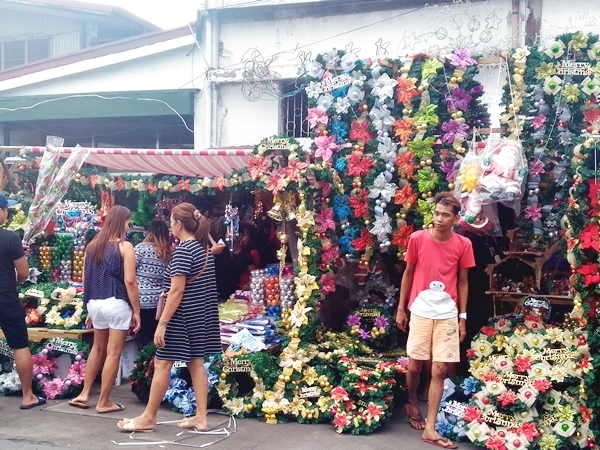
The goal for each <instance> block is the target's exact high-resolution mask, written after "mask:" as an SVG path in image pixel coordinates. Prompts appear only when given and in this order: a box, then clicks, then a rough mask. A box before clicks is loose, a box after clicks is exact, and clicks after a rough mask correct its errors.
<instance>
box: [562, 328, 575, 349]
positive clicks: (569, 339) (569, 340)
mask: <svg viewBox="0 0 600 450" xmlns="http://www.w3.org/2000/svg"><path fill="white" fill-rule="evenodd" d="M578 342H579V339H578V338H577V335H576V334H575V333H574V332H573V331H565V334H564V335H563V344H564V345H565V347H567V348H573V347H577V343H578Z"/></svg>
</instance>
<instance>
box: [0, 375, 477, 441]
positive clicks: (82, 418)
mask: <svg viewBox="0 0 600 450" xmlns="http://www.w3.org/2000/svg"><path fill="white" fill-rule="evenodd" d="M113 392H114V395H113V400H114V401H115V402H117V403H122V404H124V405H126V410H125V411H124V412H121V413H111V414H105V415H99V414H96V412H95V410H94V409H93V408H90V409H87V410H84V409H78V408H74V407H72V406H69V405H68V404H67V402H66V400H59V401H49V402H48V404H47V405H45V406H44V407H41V408H35V409H32V410H29V411H22V410H20V409H19V404H20V398H18V397H0V449H2V450H66V449H69V450H72V449H81V450H104V449H112V448H115V449H116V448H134V449H141V450H144V449H158V448H161V449H175V448H186V447H188V448H210V449H214V450H225V449H228V450H229V449H236V450H263V449H269V450H277V449H282V450H284V449H285V450H287V449H290V450H371V449H386V450H387V449H390V450H391V449H394V450H398V449H399V450H416V449H423V450H426V449H430V450H433V449H434V447H432V446H430V445H428V444H425V443H423V442H422V441H421V439H420V433H419V432H418V431H415V430H413V429H412V428H410V426H409V425H408V423H407V421H406V418H405V416H404V414H403V413H401V412H400V410H401V409H402V408H399V409H398V410H397V411H396V414H395V415H394V417H393V418H392V420H391V421H390V422H388V423H387V424H385V425H384V426H383V427H382V428H380V429H379V430H377V431H376V432H375V433H374V434H372V435H370V436H349V435H339V434H337V433H336V432H335V430H334V428H333V426H332V425H325V424H323V425H301V424H298V423H289V424H286V425H267V424H265V423H262V422H259V421H257V420H256V419H245V420H237V421H236V422H235V424H233V423H232V424H228V420H229V419H228V416H225V415H221V414H216V413H215V414H210V415H209V424H210V426H211V428H223V427H228V425H229V427H228V432H229V433H230V435H229V437H227V436H226V435H224V434H221V435H197V434H194V433H190V432H186V433H181V431H180V430H179V429H178V428H176V427H175V425H174V423H165V424H163V425H160V426H158V427H157V429H156V431H155V432H154V433H136V434H134V435H133V436H131V437H130V434H129V433H125V432H123V431H120V430H119V429H118V428H117V427H116V423H117V421H118V420H119V419H121V418H122V417H135V416H136V415H138V414H139V413H140V412H141V411H142V410H143V404H142V403H141V402H139V401H138V400H137V398H136V397H135V396H134V395H133V394H132V393H131V391H130V390H129V387H128V386H127V385H123V386H119V387H115V390H114V391H113ZM93 401H94V398H92V402H90V403H91V404H93ZM424 407H425V405H424V404H423V409H424ZM180 419H181V416H180V415H179V414H175V413H173V412H171V411H170V410H169V409H167V408H163V409H161V411H160V414H159V421H165V422H169V421H177V420H180ZM219 439H222V440H221V441H219V442H215V443H214V444H212V445H209V446H205V445H206V444H208V443H210V442H214V441H217V440H219ZM132 444H133V445H132ZM202 446H205V447H202ZM460 447H461V448H462V449H465V450H472V449H474V448H475V447H474V446H472V445H471V444H461V446H460Z"/></svg>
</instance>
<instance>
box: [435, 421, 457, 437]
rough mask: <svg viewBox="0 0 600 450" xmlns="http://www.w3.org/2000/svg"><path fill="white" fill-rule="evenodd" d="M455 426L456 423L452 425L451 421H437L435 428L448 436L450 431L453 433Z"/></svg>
mask: <svg viewBox="0 0 600 450" xmlns="http://www.w3.org/2000/svg"><path fill="white" fill-rule="evenodd" d="M453 428H454V425H452V424H451V423H443V422H436V423H435V429H436V430H437V432H438V433H440V434H441V435H442V436H448V435H449V434H450V433H452V430H453Z"/></svg>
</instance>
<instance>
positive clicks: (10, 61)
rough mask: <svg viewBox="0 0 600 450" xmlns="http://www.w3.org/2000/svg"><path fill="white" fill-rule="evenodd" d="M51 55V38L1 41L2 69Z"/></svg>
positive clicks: (0, 57) (0, 58) (0, 66)
mask: <svg viewBox="0 0 600 450" xmlns="http://www.w3.org/2000/svg"><path fill="white" fill-rule="evenodd" d="M48 57H50V38H42V39H31V40H27V41H25V40H20V41H5V42H0V69H7V68H9V67H14V66H18V65H20V64H25V63H28V62H32V61H37V60H39V59H44V58H48Z"/></svg>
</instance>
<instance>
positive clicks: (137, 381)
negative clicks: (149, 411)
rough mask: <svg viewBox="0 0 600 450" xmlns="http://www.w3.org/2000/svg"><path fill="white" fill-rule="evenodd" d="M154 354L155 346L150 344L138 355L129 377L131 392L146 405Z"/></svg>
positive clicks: (152, 373) (152, 372)
mask: <svg viewBox="0 0 600 450" xmlns="http://www.w3.org/2000/svg"><path fill="white" fill-rule="evenodd" d="M155 353H156V346H155V345H154V343H153V342H150V343H149V344H148V345H146V346H145V347H144V348H143V349H142V350H141V351H140V352H139V353H138V355H137V358H136V359H135V362H134V365H133V370H132V371H131V375H130V376H129V381H130V387H131V392H133V393H134V394H135V395H136V397H137V398H139V399H140V400H141V401H142V402H144V403H148V398H150V386H151V385H152V378H153V377H154V354H155Z"/></svg>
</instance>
